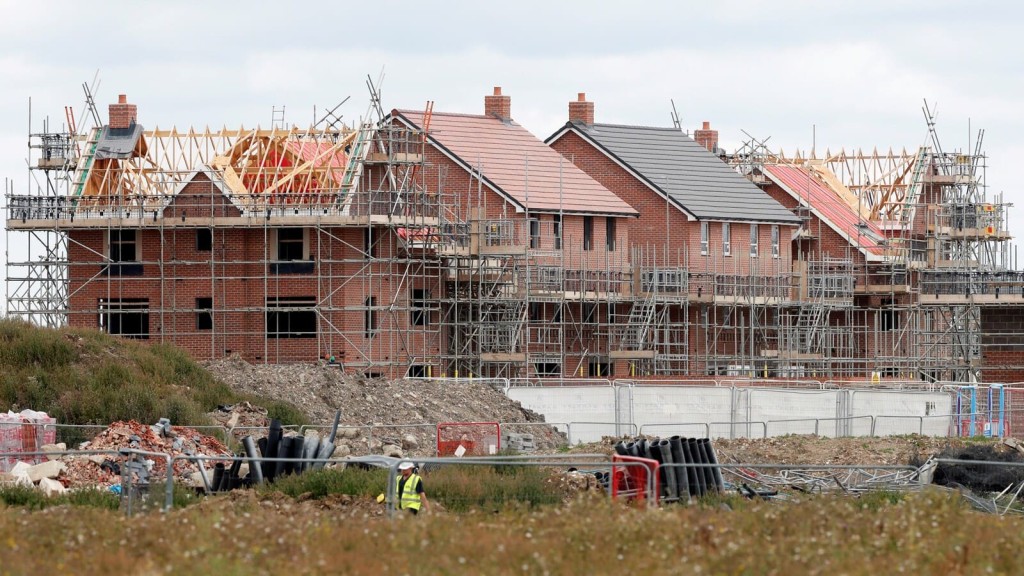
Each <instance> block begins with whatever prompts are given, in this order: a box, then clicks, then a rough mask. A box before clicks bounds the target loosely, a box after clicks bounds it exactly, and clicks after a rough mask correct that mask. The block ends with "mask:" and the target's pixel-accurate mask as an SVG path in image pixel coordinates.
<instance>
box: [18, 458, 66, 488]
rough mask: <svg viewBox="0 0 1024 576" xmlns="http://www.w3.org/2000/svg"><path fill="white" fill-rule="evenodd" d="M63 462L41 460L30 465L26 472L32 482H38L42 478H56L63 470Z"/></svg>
mask: <svg viewBox="0 0 1024 576" xmlns="http://www.w3.org/2000/svg"><path fill="white" fill-rule="evenodd" d="M64 468H65V466H64V463H63V462H59V461H57V460H53V461H49V462H43V463H42V464H36V465H35V466H32V467H30V468H29V469H28V470H27V471H26V473H27V474H28V477H29V479H30V480H32V482H33V483H38V482H39V481H40V480H42V479H43V478H56V477H57V476H60V473H61V472H63V471H64Z"/></svg>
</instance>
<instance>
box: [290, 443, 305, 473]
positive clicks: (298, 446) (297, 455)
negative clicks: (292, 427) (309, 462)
mask: <svg viewBox="0 0 1024 576" xmlns="http://www.w3.org/2000/svg"><path fill="white" fill-rule="evenodd" d="M305 443H306V437H305V436H293V437H292V450H291V452H290V453H289V458H294V459H295V462H289V463H288V466H287V468H288V471H289V472H291V473H292V474H298V473H299V472H302V450H303V448H305Z"/></svg>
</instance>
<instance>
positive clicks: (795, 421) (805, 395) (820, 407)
mask: <svg viewBox="0 0 1024 576" xmlns="http://www.w3.org/2000/svg"><path fill="white" fill-rule="evenodd" d="M746 392H747V393H746V395H745V396H746V398H747V403H746V404H745V405H744V406H743V410H742V411H741V410H738V411H737V412H738V413H737V415H736V420H738V421H739V420H745V421H753V422H770V424H769V425H768V430H767V432H766V435H767V436H783V435H786V434H815V433H817V434H822V433H823V431H824V430H823V426H822V425H821V424H820V423H819V421H818V419H821V418H827V419H832V421H831V422H829V423H828V424H825V427H827V426H828V425H832V426H833V432H832V433H830V434H829V435H835V434H834V430H835V428H834V422H835V421H834V419H835V418H837V417H843V416H846V414H838V413H837V411H838V410H839V405H840V400H839V395H840V394H842V392H841V391H839V390H800V389H771V388H754V389H746ZM748 437H749V436H748Z"/></svg>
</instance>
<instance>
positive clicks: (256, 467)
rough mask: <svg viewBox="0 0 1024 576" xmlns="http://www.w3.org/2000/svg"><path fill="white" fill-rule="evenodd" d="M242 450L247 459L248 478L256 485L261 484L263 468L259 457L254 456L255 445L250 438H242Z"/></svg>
mask: <svg viewBox="0 0 1024 576" xmlns="http://www.w3.org/2000/svg"><path fill="white" fill-rule="evenodd" d="M242 448H245V455H246V456H248V457H249V477H250V478H252V480H253V482H255V483H257V484H263V468H262V467H261V465H262V462H260V458H259V456H258V455H257V454H256V443H255V442H253V440H252V436H246V437H245V438H242Z"/></svg>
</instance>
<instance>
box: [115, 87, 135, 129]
mask: <svg viewBox="0 0 1024 576" xmlns="http://www.w3.org/2000/svg"><path fill="white" fill-rule="evenodd" d="M137 116H138V109H137V107H136V106H135V104H129V103H128V96H126V95H124V94H121V95H120V96H118V97H117V104H111V105H110V122H109V125H110V128H111V129H112V130H118V129H124V128H130V127H131V125H132V124H135V122H136V121H137V120H136V117H137Z"/></svg>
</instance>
